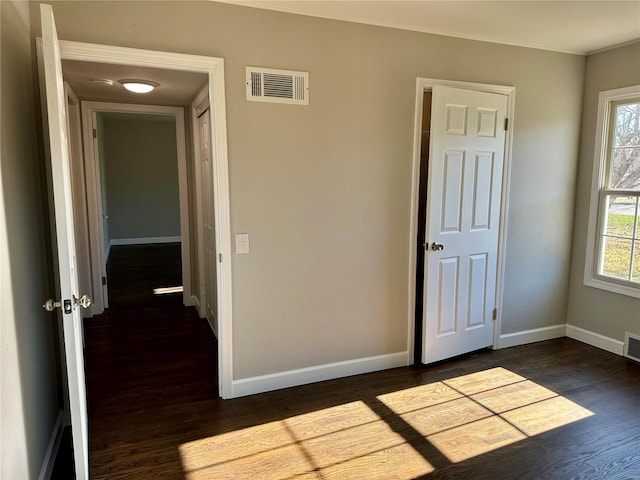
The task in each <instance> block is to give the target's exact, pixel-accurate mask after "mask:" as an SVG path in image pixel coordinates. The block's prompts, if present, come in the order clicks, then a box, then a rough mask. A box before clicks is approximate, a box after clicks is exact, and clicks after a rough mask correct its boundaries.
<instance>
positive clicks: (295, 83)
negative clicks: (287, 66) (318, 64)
mask: <svg viewBox="0 0 640 480" xmlns="http://www.w3.org/2000/svg"><path fill="white" fill-rule="evenodd" d="M247 100H251V101H253V102H271V103H292V104H296V105H309V73H308V72H292V71H290V70H273V69H270V68H259V67H247Z"/></svg>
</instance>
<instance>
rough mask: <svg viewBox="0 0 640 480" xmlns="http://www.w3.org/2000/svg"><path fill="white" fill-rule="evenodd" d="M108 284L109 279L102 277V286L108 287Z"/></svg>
mask: <svg viewBox="0 0 640 480" xmlns="http://www.w3.org/2000/svg"><path fill="white" fill-rule="evenodd" d="M106 284H107V277H102V285H103V286H104V285H106Z"/></svg>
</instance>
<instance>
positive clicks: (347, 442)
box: [179, 367, 593, 480]
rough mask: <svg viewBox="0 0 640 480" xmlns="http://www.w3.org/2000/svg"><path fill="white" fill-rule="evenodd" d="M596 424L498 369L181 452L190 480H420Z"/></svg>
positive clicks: (581, 411)
mask: <svg viewBox="0 0 640 480" xmlns="http://www.w3.org/2000/svg"><path fill="white" fill-rule="evenodd" d="M376 412H377V413H376ZM591 415H593V413H592V412H590V411H589V410H587V409H585V408H583V407H581V406H580V405H577V404H576V403H574V402H572V401H571V400H569V399H567V398H565V397H562V396H559V395H558V394H556V393H555V392H553V391H551V390H549V389H547V388H545V387H543V386H541V385H538V384H536V383H535V382H532V381H531V380H528V379H526V378H524V377H522V376H520V375H517V374H515V373H513V372H510V371H509V370H506V369H504V368H501V367H498V368H492V369H489V370H485V371H481V372H477V373H473V374H470V375H464V376H460V377H455V378H451V379H446V380H442V381H440V382H434V383H430V384H427V385H420V386H416V387H411V388H407V389H403V390H399V391H395V392H391V393H387V394H383V395H379V396H378V397H376V398H375V399H374V398H371V399H364V401H355V402H351V403H346V404H343V405H338V406H335V407H330V408H326V409H321V410H317V411H313V412H309V413H306V414H303V415H297V416H292V417H289V418H285V419H283V420H279V421H274V422H270V423H265V424H262V425H256V426H253V427H249V428H245V429H242V430H236V431H232V432H228V433H223V434H220V435H216V436H212V437H209V438H204V439H201V440H196V441H194V442H189V443H185V444H183V445H181V446H180V447H179V451H180V457H181V459H182V465H183V471H184V473H185V478H187V479H189V480H200V479H234V480H241V479H255V478H260V479H270V480H285V479H287V480H288V479H294V478H295V479H297V480H300V479H302V480H311V479H340V480H345V479H362V478H385V479H411V478H416V477H419V476H421V475H425V474H427V473H430V472H433V471H434V470H435V468H434V467H433V466H432V464H431V463H430V462H434V463H435V464H438V465H439V466H441V464H442V462H443V461H444V462H447V461H448V462H451V463H457V462H462V461H464V460H467V459H470V458H473V457H476V456H478V455H482V454H485V453H487V452H490V451H492V450H496V449H498V448H500V447H503V446H506V445H509V444H512V443H515V442H519V441H521V440H524V439H526V438H528V437H532V436H534V435H538V434H540V433H543V432H546V431H549V430H552V429H555V428H559V427H562V426H564V425H568V424H570V423H572V422H576V421H578V420H581V419H584V418H587V417H589V416H591ZM440 454H441V456H440ZM431 455H432V456H434V458H429V457H430V456H431ZM435 457H439V458H435ZM438 462H439V463H438Z"/></svg>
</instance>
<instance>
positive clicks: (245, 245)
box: [236, 233, 249, 254]
mask: <svg viewBox="0 0 640 480" xmlns="http://www.w3.org/2000/svg"><path fill="white" fill-rule="evenodd" d="M239 253H249V234H248V233H236V254H239Z"/></svg>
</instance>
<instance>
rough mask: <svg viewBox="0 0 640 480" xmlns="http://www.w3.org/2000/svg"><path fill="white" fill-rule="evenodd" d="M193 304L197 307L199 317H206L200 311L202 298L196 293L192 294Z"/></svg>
mask: <svg viewBox="0 0 640 480" xmlns="http://www.w3.org/2000/svg"><path fill="white" fill-rule="evenodd" d="M191 305H193V306H194V307H196V312H198V317H200V318H204V315H202V313H201V312H200V299H198V297H196V296H195V295H191Z"/></svg>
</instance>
